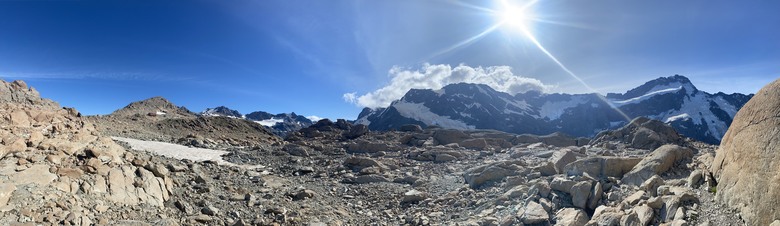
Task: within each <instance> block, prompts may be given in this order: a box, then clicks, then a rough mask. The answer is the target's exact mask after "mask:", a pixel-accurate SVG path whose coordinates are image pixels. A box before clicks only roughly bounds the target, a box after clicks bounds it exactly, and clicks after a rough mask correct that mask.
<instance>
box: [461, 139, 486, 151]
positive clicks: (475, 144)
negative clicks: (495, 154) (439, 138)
mask: <svg viewBox="0 0 780 226" xmlns="http://www.w3.org/2000/svg"><path fill="white" fill-rule="evenodd" d="M458 145H460V146H461V147H464V148H469V149H475V150H485V148H487V147H488V144H487V141H486V140H485V138H474V139H467V140H463V141H461V142H458Z"/></svg>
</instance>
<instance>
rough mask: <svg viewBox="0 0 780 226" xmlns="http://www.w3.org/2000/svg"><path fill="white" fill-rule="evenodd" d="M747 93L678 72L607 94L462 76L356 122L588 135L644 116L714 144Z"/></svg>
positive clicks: (414, 92)
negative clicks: (517, 86) (702, 85)
mask: <svg viewBox="0 0 780 226" xmlns="http://www.w3.org/2000/svg"><path fill="white" fill-rule="evenodd" d="M752 96H753V94H750V95H745V94H739V93H734V94H725V93H722V92H718V93H715V94H710V93H707V92H704V91H701V90H698V89H697V88H696V87H695V86H694V85H693V84H692V83H691V81H690V80H689V79H688V78H686V77H684V76H681V75H675V76H670V77H662V78H658V79H655V80H652V81H649V82H647V83H645V84H643V85H641V86H639V87H637V88H634V89H631V90H629V91H627V92H626V93H623V94H618V93H609V94H607V95H606V96H603V95H600V94H595V93H592V94H559V93H555V94H546V93H540V92H535V91H531V92H527V93H522V94H517V95H514V96H513V95H510V94H508V93H503V92H499V91H496V90H494V89H492V88H490V87H489V86H487V85H481V84H466V83H459V84H451V85H447V86H445V87H444V88H442V89H439V90H431V89H412V90H410V91H409V92H407V93H406V95H404V97H402V98H401V99H400V100H396V101H394V102H393V103H392V104H391V105H390V106H388V107H386V108H379V109H370V108H365V109H363V111H362V112H361V113H360V115H359V116H358V119H357V120H356V123H360V124H365V125H368V127H369V128H370V129H372V130H389V129H398V128H399V127H400V126H401V125H404V124H417V125H421V126H429V125H438V126H441V127H445V128H455V129H495V130H500V131H505V132H510V133H517V134H523V133H530V134H539V135H543V134H550V133H553V132H563V133H567V134H570V135H574V136H584V137H592V136H594V135H596V134H597V133H599V132H600V131H603V130H607V129H615V128H618V127H621V126H623V125H625V124H626V123H627V122H628V121H627V120H628V119H632V118H635V117H638V116H645V117H648V118H651V119H656V120H659V121H662V122H665V123H668V124H670V125H671V126H672V127H674V128H675V129H676V130H677V131H678V132H679V133H680V134H683V135H685V136H687V137H690V138H693V139H696V140H700V141H704V142H708V143H713V144H717V143H719V142H720V139H721V138H722V137H723V135H724V134H725V133H726V130H727V129H728V126H729V125H730V124H731V121H732V120H733V118H734V115H735V114H736V113H737V111H738V110H739V109H740V108H741V107H742V106H743V105H744V104H745V103H746V102H747V101H748V100H750V98H751V97H752ZM618 110H619V111H618ZM621 112H622V113H621Z"/></svg>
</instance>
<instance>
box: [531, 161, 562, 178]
mask: <svg viewBox="0 0 780 226" xmlns="http://www.w3.org/2000/svg"><path fill="white" fill-rule="evenodd" d="M534 170H536V171H539V173H541V174H542V176H552V175H555V174H556V173H557V172H556V171H555V166H554V165H553V164H552V163H551V162H542V164H541V165H539V166H537V167H536V168H534Z"/></svg>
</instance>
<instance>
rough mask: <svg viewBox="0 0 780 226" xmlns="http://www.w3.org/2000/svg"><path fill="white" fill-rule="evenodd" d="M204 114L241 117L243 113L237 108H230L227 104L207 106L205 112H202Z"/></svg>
mask: <svg viewBox="0 0 780 226" xmlns="http://www.w3.org/2000/svg"><path fill="white" fill-rule="evenodd" d="M200 114H201V115H204V116H228V117H236V118H241V116H242V115H241V113H239V112H238V111H236V110H233V109H230V108H228V107H225V106H218V107H215V108H206V110H204V111H203V112H201V113H200Z"/></svg>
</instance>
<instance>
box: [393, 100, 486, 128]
mask: <svg viewBox="0 0 780 226" xmlns="http://www.w3.org/2000/svg"><path fill="white" fill-rule="evenodd" d="M392 106H393V107H395V109H396V110H398V113H400V114H401V116H404V117H407V118H411V119H414V120H417V121H420V122H423V123H425V124H426V125H438V126H441V127H444V128H451V129H474V128H475V127H474V126H471V125H468V124H466V123H465V122H461V121H457V120H453V119H450V117H448V116H440V115H437V114H435V113H433V112H431V109H430V108H428V107H426V106H425V105H423V104H421V103H409V102H405V101H399V102H396V103H395V104H393V105H392Z"/></svg>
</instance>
